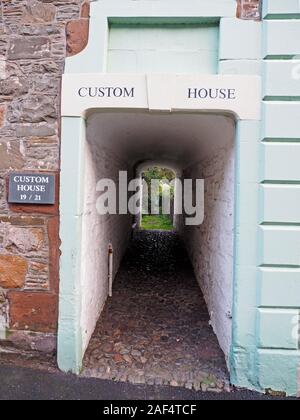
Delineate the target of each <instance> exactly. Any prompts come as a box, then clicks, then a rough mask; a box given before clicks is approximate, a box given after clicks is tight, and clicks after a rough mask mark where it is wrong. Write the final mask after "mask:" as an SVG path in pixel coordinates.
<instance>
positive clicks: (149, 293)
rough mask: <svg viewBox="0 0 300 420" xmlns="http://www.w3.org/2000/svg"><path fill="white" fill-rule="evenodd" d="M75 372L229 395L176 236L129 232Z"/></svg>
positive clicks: (216, 349)
mask: <svg viewBox="0 0 300 420" xmlns="http://www.w3.org/2000/svg"><path fill="white" fill-rule="evenodd" d="M82 375H83V376H92V377H98V378H102V379H111V380H115V381H123V382H131V383H135V384H143V383H146V384H150V385H152V384H156V385H164V384H165V385H167V384H168V385H173V386H184V387H187V388H189V389H192V388H193V389H195V390H202V391H207V390H209V391H210V390H211V391H214V392H221V391H224V389H225V390H229V383H228V374H227V369H226V364H225V361H224V355H223V353H222V351H221V349H220V348H219V345H218V342H217V339H216V337H215V335H214V333H213V331H212V329H211V327H210V325H209V315H208V312H207V308H206V305H205V302H204V299H203V296H202V293H201V291H200V288H199V286H198V284H197V281H196V279H195V276H194V273H193V270H192V267H191V265H190V263H189V260H188V258H187V255H186V252H185V250H184V248H183V246H182V244H181V242H180V240H179V238H178V236H177V235H176V233H174V232H159V231H138V232H137V233H136V234H135V238H134V239H133V241H132V243H131V245H130V247H129V249H128V251H127V254H126V256H125V258H124V260H123V263H122V265H121V267H120V270H119V273H118V275H117V277H116V279H115V281H114V287H113V297H112V298H109V300H108V301H107V303H106V306H105V308H104V311H103V312H102V315H101V317H100V319H99V321H98V324H97V327H96V330H95V333H94V335H93V337H92V339H91V341H90V345H89V347H88V350H87V352H86V355H85V360H84V371H83V374H82Z"/></svg>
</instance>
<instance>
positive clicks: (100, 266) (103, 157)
mask: <svg viewBox="0 0 300 420" xmlns="http://www.w3.org/2000/svg"><path fill="white" fill-rule="evenodd" d="M93 121H95V120H93V118H91V119H90V120H88V123H87V145H86V146H87V147H86V149H85V194H84V214H83V240H82V270H83V271H82V272H83V276H82V282H83V284H82V316H81V327H82V335H83V348H84V351H85V350H86V348H87V346H88V343H89V340H90V338H91V335H92V334H93V331H94V329H95V326H96V323H97V321H98V318H99V316H100V314H101V312H102V309H103V307H104V304H105V302H106V299H107V296H108V247H109V244H112V246H113V251H114V254H113V261H114V264H113V274H114V276H115V275H116V273H117V270H118V268H119V265H120V262H121V259H122V257H123V254H124V252H125V250H126V247H127V244H128V240H129V238H130V233H131V225H132V218H131V216H126V215H125V216H119V215H105V216H99V215H98V213H97V210H96V200H97V198H98V197H99V192H97V191H96V184H97V182H98V181H99V180H100V179H102V178H109V179H113V180H114V181H115V182H116V184H117V185H118V176H119V170H120V171H121V170H128V169H129V168H128V166H127V163H126V162H125V161H124V160H122V159H121V157H120V156H119V154H118V148H117V143H114V142H111V143H110V145H109V147H108V145H106V146H105V145H104V141H101V137H99V133H98V132H97V129H96V127H95V124H94V123H93ZM95 129H96V130H95ZM104 136H105V133H103V137H104ZM129 173H131V171H129Z"/></svg>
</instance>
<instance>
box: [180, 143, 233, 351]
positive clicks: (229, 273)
mask: <svg viewBox="0 0 300 420" xmlns="http://www.w3.org/2000/svg"><path fill="white" fill-rule="evenodd" d="M223 140H224V142H223V145H222V146H220V147H218V148H217V149H215V150H212V151H211V152H210V153H209V155H207V156H206V157H205V158H204V157H202V159H201V160H200V161H199V163H197V164H195V165H193V166H192V167H189V168H187V169H186V170H185V171H184V177H185V178H192V179H197V178H198V179H204V180H205V203H204V205H205V218H204V222H203V224H202V225H201V226H196V227H189V226H186V227H185V228H184V232H183V235H184V240H185V243H186V247H187V250H188V253H189V255H190V259H191V261H192V264H193V267H194V271H195V275H196V278H197V280H198V282H199V285H200V287H201V289H202V292H203V294H204V297H205V300H206V303H207V307H208V311H209V314H210V317H211V322H212V327H213V329H214V331H215V333H216V335H217V337H218V340H219V343H220V346H221V348H222V350H223V351H224V353H225V356H226V357H228V355H229V351H230V345H231V335H232V321H231V313H232V296H233V291H232V284H233V246H234V245H233V243H234V185H235V179H234V178H235V164H234V162H235V158H234V155H235V153H234V138H233V136H232V137H228V136H227V137H225V136H224V139H223Z"/></svg>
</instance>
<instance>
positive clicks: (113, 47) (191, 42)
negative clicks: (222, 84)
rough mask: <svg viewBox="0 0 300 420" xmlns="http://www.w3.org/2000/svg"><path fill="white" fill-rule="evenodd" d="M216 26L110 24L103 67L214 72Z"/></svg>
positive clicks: (217, 46)
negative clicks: (106, 62) (105, 61)
mask: <svg viewBox="0 0 300 420" xmlns="http://www.w3.org/2000/svg"><path fill="white" fill-rule="evenodd" d="M218 58H219V26H218V24H211V25H191V26H187V25H166V24H165V25H145V26H143V25H130V26H128V25H127V26H121V25H112V26H111V28H110V36H109V46H108V66H107V71H108V72H112V73H118V72H119V70H120V68H122V70H123V72H124V73H149V72H151V73H178V74H180V73H189V74H191V73H192V74H193V73H195V74H199V73H202V74H216V73H217V71H218Z"/></svg>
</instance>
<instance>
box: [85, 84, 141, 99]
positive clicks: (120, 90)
mask: <svg viewBox="0 0 300 420" xmlns="http://www.w3.org/2000/svg"><path fill="white" fill-rule="evenodd" d="M78 95H79V96H80V97H81V98H134V96H135V91H134V88H127V87H81V88H80V89H79V90H78Z"/></svg>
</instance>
